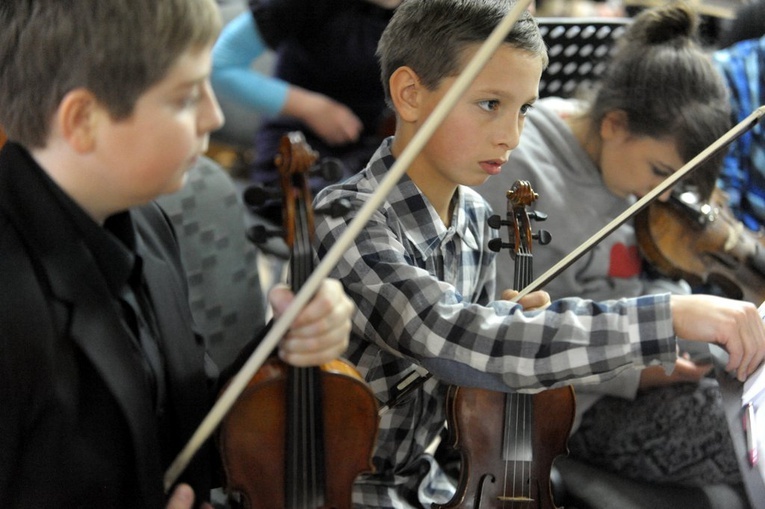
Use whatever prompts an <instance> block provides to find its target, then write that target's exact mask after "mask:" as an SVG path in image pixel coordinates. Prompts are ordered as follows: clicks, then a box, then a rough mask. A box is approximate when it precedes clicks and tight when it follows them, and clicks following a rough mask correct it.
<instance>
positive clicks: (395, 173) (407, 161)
mask: <svg viewBox="0 0 765 509" xmlns="http://www.w3.org/2000/svg"><path fill="white" fill-rule="evenodd" d="M530 2H531V0H518V1H517V2H516V3H515V5H513V7H512V8H511V9H510V10H509V11H508V12H507V14H505V17H504V18H503V19H502V21H500V23H499V24H498V25H497V26H496V27H495V28H494V30H493V31H492V33H491V34H490V35H489V37H488V38H487V39H486V40H485V41H484V43H483V44H482V45H481V47H480V48H479V49H478V51H477V52H476V54H475V55H474V56H473V58H472V59H471V60H470V62H468V64H467V65H466V66H465V69H464V70H463V72H462V74H460V75H459V76H458V77H457V79H456V80H455V81H454V83H452V85H451V87H449V90H448V91H447V92H446V94H444V97H443V98H442V99H441V102H439V103H438V104H437V105H436V107H435V108H434V109H433V112H432V113H431V114H430V116H429V117H428V118H427V120H426V121H425V122H424V123H423V125H422V127H421V128H420V130H419V131H417V133H415V135H414V136H413V137H412V140H411V142H410V143H409V145H408V146H407V147H406V148H405V149H404V150H403V151H402V152H401V156H400V157H398V158H397V159H396V162H395V163H394V164H393V166H392V167H391V169H390V170H389V171H388V175H386V177H385V178H384V179H383V180H382V181H381V182H380V187H379V188H378V190H377V191H375V193H374V194H372V196H370V198H369V200H368V201H367V202H366V203H365V204H364V206H363V207H362V208H361V209H359V211H358V213H357V214H356V216H355V217H354V218H353V220H352V221H351V222H350V223H349V224H348V228H347V229H346V231H345V232H343V234H342V235H341V236H340V237H339V238H338V239H337V241H336V242H335V244H334V245H333V246H332V248H331V249H330V250H329V251H328V252H327V254H326V256H325V257H324V258H323V259H322V260H321V262H320V263H319V264H318V265H317V266H316V268H315V269H314V271H313V273H312V274H311V276H310V277H309V278H308V279H307V280H306V281H305V283H304V284H303V286H302V287H301V289H300V291H299V292H298V293H297V294H296V295H295V298H294V299H293V301H292V303H291V304H290V305H289V306H288V307H287V309H286V310H285V311H284V314H282V316H280V317H279V318H278V319H277V320H276V321H275V322H274V323H273V326H272V327H271V329H270V330H269V331H268V333H267V334H266V336H265V337H264V338H263V340H262V341H261V343H260V344H259V345H258V347H257V348H256V349H255V351H253V352H252V354H251V355H250V357H249V358H248V359H247V361H246V362H245V363H244V365H242V368H241V369H240V370H239V372H238V373H237V374H236V375H235V376H234V377H233V378H232V379H231V381H230V382H229V385H228V387H227V388H226V390H225V391H224V392H223V393H222V394H221V395H220V397H219V398H218V399H217V401H216V402H215V405H213V407H212V409H210V412H209V413H208V414H207V416H206V417H205V418H204V419H203V420H202V422H201V423H200V424H199V426H198V427H197V429H196V431H195V432H194V434H193V435H192V436H191V438H190V439H189V441H188V442H187V443H186V445H185V446H184V448H183V449H182V450H181V452H180V453H179V454H178V456H177V457H176V458H175V460H173V463H172V464H171V465H170V467H169V468H168V469H167V471H166V472H165V476H164V487H165V491H166V492H167V491H169V490H170V488H171V487H172V486H173V484H174V483H175V481H176V480H177V479H178V477H179V476H180V475H181V473H182V472H183V471H184V470H185V469H186V467H187V466H188V464H189V462H190V461H191V459H192V458H193V456H194V454H195V453H196V452H197V450H199V448H200V447H201V446H202V444H204V443H205V441H206V440H207V439H208V438H209V437H210V435H212V433H213V431H215V428H217V427H218V425H219V424H220V422H221V420H223V417H224V416H225V415H226V413H227V412H228V411H229V410H230V409H231V407H232V406H233V405H234V403H235V402H236V400H237V398H238V397H239V395H240V394H241V393H242V391H243V390H244V389H245V387H247V383H248V382H249V381H250V379H251V378H252V377H253V375H255V373H256V372H257V371H258V369H260V367H261V366H262V365H263V363H264V362H265V361H266V359H267V358H268V356H269V355H270V353H271V352H272V351H273V350H274V348H276V346H277V344H278V343H279V340H280V339H281V338H282V337H283V336H284V335H285V334H286V332H287V330H288V329H289V327H290V325H291V324H292V322H294V321H295V318H297V315H298V313H300V311H301V310H302V309H303V307H305V305H306V304H307V303H308V301H309V300H310V299H311V297H312V296H313V295H314V294H315V293H316V291H317V290H318V288H319V286H320V284H321V282H322V281H323V280H324V279H325V278H326V277H327V275H328V274H329V273H330V271H331V270H332V268H334V266H335V265H337V262H338V261H339V260H340V258H341V257H342V256H343V254H344V253H345V251H347V250H348V248H349V247H350V245H351V243H352V242H353V241H354V239H355V238H356V237H357V236H358V234H359V233H360V232H361V229H362V228H363V227H364V226H365V225H366V223H367V221H368V220H369V218H370V217H371V216H372V214H373V213H374V211H375V210H377V208H379V206H380V205H381V204H382V203H383V201H384V200H385V198H386V197H387V196H388V194H389V193H390V191H391V190H392V189H393V187H394V186H395V185H396V183H397V182H398V181H399V179H400V178H401V176H402V175H403V174H404V172H405V171H406V169H407V168H408V167H409V166H410V165H411V163H412V161H413V160H414V158H415V157H416V156H417V155H418V154H419V153H420V151H421V150H422V148H423V147H424V146H425V143H427V141H428V140H429V139H430V137H431V136H432V135H433V133H434V132H435V130H436V129H437V128H438V126H439V125H440V124H441V122H443V120H444V119H445V118H446V116H447V115H448V114H449V113H450V112H451V110H452V109H453V108H454V105H455V104H456V103H457V100H458V99H459V98H460V97H461V96H462V94H464V93H465V91H466V90H467V88H468V87H469V86H470V84H471V83H472V82H473V80H475V78H476V76H478V73H479V72H480V71H481V69H483V67H484V66H485V65H486V63H487V62H488V61H489V59H490V58H491V56H492V55H493V54H494V52H495V51H496V50H497V48H499V46H500V45H501V44H502V42H503V41H504V40H505V37H507V34H508V33H510V30H511V29H512V28H513V25H515V23H516V21H518V18H519V17H520V16H521V14H522V13H523V11H524V10H525V9H526V8H527V7H528V6H529V4H530Z"/></svg>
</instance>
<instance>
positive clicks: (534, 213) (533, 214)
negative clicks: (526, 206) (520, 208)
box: [529, 210, 547, 221]
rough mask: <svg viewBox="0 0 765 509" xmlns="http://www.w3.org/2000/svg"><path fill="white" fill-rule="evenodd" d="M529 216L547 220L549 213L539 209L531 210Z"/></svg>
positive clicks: (538, 219) (537, 219)
mask: <svg viewBox="0 0 765 509" xmlns="http://www.w3.org/2000/svg"><path fill="white" fill-rule="evenodd" d="M529 217H530V218H531V219H534V220H536V221H545V220H547V214H546V213H545V212H539V211H538V210H533V211H531V212H529Z"/></svg>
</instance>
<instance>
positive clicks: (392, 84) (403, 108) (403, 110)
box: [388, 66, 422, 122]
mask: <svg viewBox="0 0 765 509" xmlns="http://www.w3.org/2000/svg"><path fill="white" fill-rule="evenodd" d="M388 85H389V88H390V96H391V100H392V101H393V105H394V106H395V108H396V113H398V116H399V117H400V118H401V119H402V120H404V121H405V122H414V121H416V120H417V119H418V118H419V108H420V97H419V91H420V89H421V87H422V85H421V84H420V78H419V77H418V76H417V73H415V72H414V71H413V70H412V69H411V68H410V67H406V66H403V67H399V68H398V69H396V70H395V71H394V72H393V74H392V75H391V77H390V80H389V81H388Z"/></svg>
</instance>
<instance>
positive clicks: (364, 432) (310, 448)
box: [218, 132, 378, 509]
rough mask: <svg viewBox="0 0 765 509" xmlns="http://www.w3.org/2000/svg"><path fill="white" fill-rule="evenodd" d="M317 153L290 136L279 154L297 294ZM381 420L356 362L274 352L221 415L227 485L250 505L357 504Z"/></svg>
mask: <svg viewBox="0 0 765 509" xmlns="http://www.w3.org/2000/svg"><path fill="white" fill-rule="evenodd" d="M315 160H316V154H315V152H313V151H312V150H311V149H310V147H308V146H307V144H306V143H305V139H304V138H303V136H302V134H300V133H297V132H293V133H289V134H287V135H285V136H284V137H283V138H282V141H281V145H280V151H279V155H278V156H277V158H276V162H277V165H278V166H279V169H280V176H281V183H282V191H283V193H284V202H283V217H284V225H285V232H286V242H287V245H288V246H289V247H290V249H291V259H290V269H291V285H292V289H293V291H295V292H297V291H298V289H299V288H300V286H301V285H302V284H303V282H304V281H305V279H306V278H307V277H308V276H309V275H310V273H311V271H312V269H313V248H312V245H311V235H312V233H313V211H312V210H311V201H312V200H311V196H310V191H309V187H308V180H307V178H306V173H307V170H308V168H310V167H311V165H312V163H313V162H314V161H315ZM377 428H378V417H377V401H376V399H375V397H374V395H373V394H372V392H371V390H370V389H369V388H368V386H367V385H366V383H365V382H364V381H363V379H362V378H361V377H360V375H359V374H358V372H357V371H356V369H355V368H354V367H353V366H351V365H350V364H349V363H347V362H345V361H342V360H336V361H333V362H331V363H329V364H325V365H322V366H320V367H311V368H298V367H293V366H289V365H287V364H285V363H283V362H282V361H281V360H279V359H278V358H277V357H275V356H272V357H270V358H269V359H268V360H267V361H266V362H265V363H264V364H263V366H262V367H261V368H260V369H259V370H258V371H257V373H256V374H255V376H254V377H252V379H251V381H250V383H249V384H248V385H247V387H246V388H245V389H244V391H243V392H242V394H241V395H240V397H239V398H238V400H237V401H236V403H235V404H234V405H233V406H232V408H231V410H230V411H229V412H228V413H227V414H226V416H225V417H224V419H223V420H222V422H221V427H220V430H219V434H218V444H219V449H220V453H221V457H222V460H223V463H224V471H225V476H226V481H225V489H226V492H227V493H228V494H229V495H230V496H231V497H232V498H233V499H237V498H238V499H240V502H241V505H242V506H243V507H247V508H264V509H272V508H277V507H278V508H282V507H284V508H289V509H299V508H300V509H303V508H305V509H317V508H336V509H342V508H350V507H351V505H352V504H351V489H352V484H353V482H354V480H355V478H356V476H357V475H359V474H360V473H362V472H366V471H371V470H372V469H373V467H372V464H371V457H372V449H373V447H374V444H375V439H376V437H377Z"/></svg>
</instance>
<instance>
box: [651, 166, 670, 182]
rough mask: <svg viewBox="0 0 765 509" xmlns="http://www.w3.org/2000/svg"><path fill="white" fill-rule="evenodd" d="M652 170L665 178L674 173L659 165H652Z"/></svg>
mask: <svg viewBox="0 0 765 509" xmlns="http://www.w3.org/2000/svg"><path fill="white" fill-rule="evenodd" d="M651 171H653V174H654V175H656V176H657V177H661V178H663V179H664V178H667V177H669V176H670V175H672V172H671V171H667V170H663V169H661V168H659V167H658V166H651Z"/></svg>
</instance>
